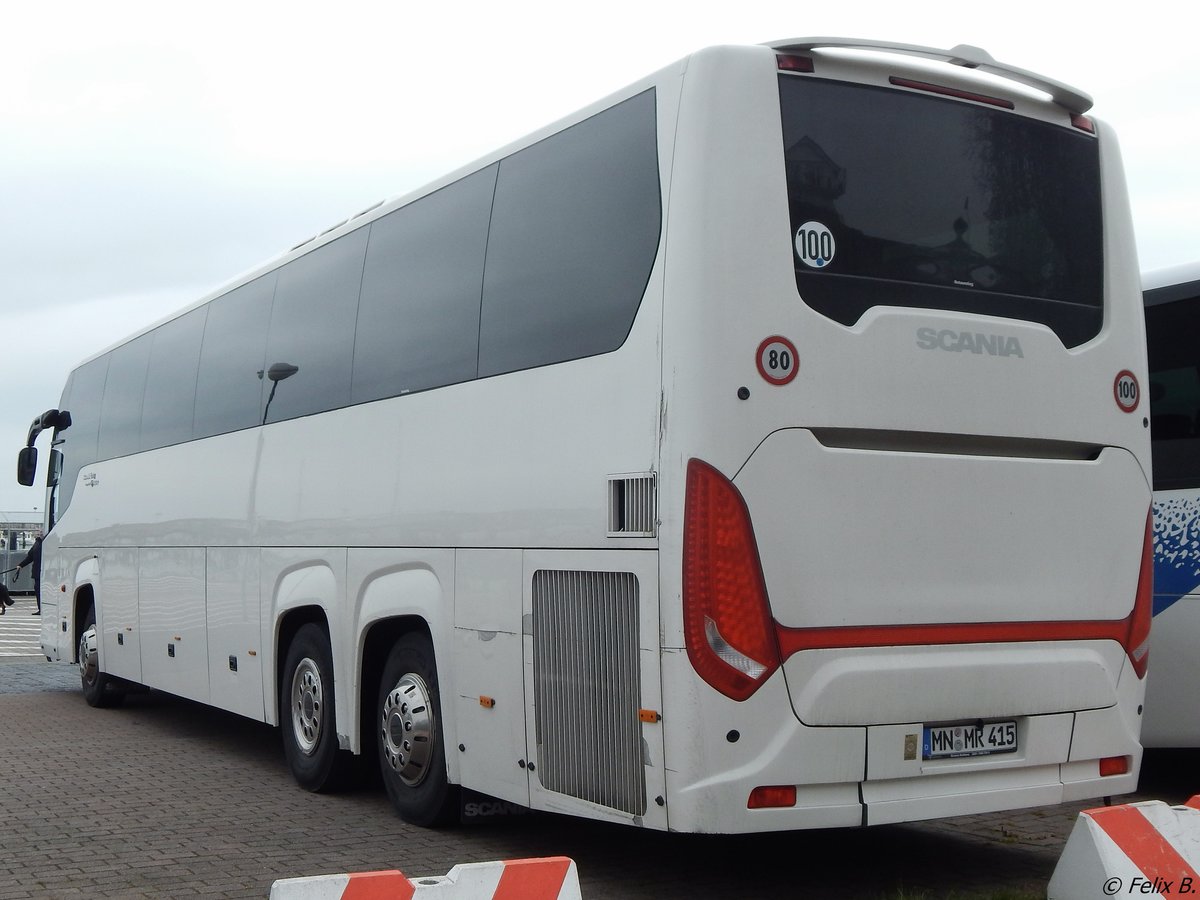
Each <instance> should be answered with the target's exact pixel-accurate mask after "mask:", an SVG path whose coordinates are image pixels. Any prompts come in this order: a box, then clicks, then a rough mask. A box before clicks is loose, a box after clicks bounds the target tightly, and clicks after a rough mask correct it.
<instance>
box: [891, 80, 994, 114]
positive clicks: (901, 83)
mask: <svg viewBox="0 0 1200 900" xmlns="http://www.w3.org/2000/svg"><path fill="white" fill-rule="evenodd" d="M888 81H889V82H891V83H892V84H894V85H896V87H906V88H910V89H912V90H914V91H928V92H929V93H931V94H941V95H942V96H943V97H957V98H958V99H960V100H971V101H973V102H975V103H986V104H988V105H989V106H999V107H1000V108H1001V109H1016V108H1017V107H1016V104H1015V103H1013V102H1012V101H1011V100H1005V99H1004V98H1002V97H989V96H988V95H987V94H976V93H975V92H974V91H964V90H962V89H960V88H952V87H946V85H944V84H930V83H929V82H927V81H914V80H913V79H911V78H900V77H899V76H896V75H893V76H892V77H891V78H889V79H888Z"/></svg>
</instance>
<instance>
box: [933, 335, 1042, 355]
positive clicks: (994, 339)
mask: <svg viewBox="0 0 1200 900" xmlns="http://www.w3.org/2000/svg"><path fill="white" fill-rule="evenodd" d="M917 346H918V347H920V348H921V349H922V350H950V351H952V352H954V353H961V352H963V351H969V352H971V353H986V354H987V355H988V356H1020V357H1024V356H1025V354H1024V353H1022V352H1021V342H1020V341H1019V340H1018V339H1017V338H1015V337H1006V336H1004V335H1002V334H979V333H972V332H970V331H950V330H949V329H943V330H941V331H938V330H937V329H936V328H918V329H917Z"/></svg>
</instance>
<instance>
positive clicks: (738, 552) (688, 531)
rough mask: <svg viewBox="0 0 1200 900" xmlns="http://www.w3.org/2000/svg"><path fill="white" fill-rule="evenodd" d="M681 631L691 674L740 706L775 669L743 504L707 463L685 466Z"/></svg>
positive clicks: (770, 626)
mask: <svg viewBox="0 0 1200 900" xmlns="http://www.w3.org/2000/svg"><path fill="white" fill-rule="evenodd" d="M683 627H684V640H685V642H686V644H687V652H688V659H690V660H691V662H692V667H693V668H694V669H695V670H696V673H697V674H698V675H699V676H700V677H701V678H703V679H704V680H705V681H706V682H708V684H710V685H712V686H713V687H714V688H716V689H717V690H718V691H720V692H721V693H722V694H724V695H725V696H727V697H730V698H732V699H734V700H745V699H746V698H747V697H749V696H750V695H751V694H753V693H754V692H755V691H756V690H758V688H759V687H760V686H761V685H762V683H763V682H764V681H766V680H767V678H769V677H770V676H771V673H773V672H774V671H775V670H776V669H778V668H779V664H780V662H779V643H778V640H777V638H776V635H775V622H774V620H773V619H772V617H771V608H770V605H769V603H768V601H767V587H766V583H765V581H764V579H763V573H762V565H761V563H760V562H759V558H758V545H757V543H756V542H755V540H754V528H753V526H752V525H751V523H750V512H749V510H748V509H747V508H746V501H745V500H743V499H742V495H741V494H740V493H739V492H738V489H737V488H735V487H734V486H733V483H732V482H731V481H730V480H729V479H728V478H726V477H725V476H724V475H722V474H721V473H720V472H718V471H717V470H716V469H714V468H713V467H712V466H710V465H709V464H708V463H705V462H701V461H700V460H698V459H693V460H691V461H690V462H689V463H688V471H687V500H686V504H685V509H684V526H683Z"/></svg>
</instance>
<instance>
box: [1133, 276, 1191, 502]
mask: <svg viewBox="0 0 1200 900" xmlns="http://www.w3.org/2000/svg"><path fill="white" fill-rule="evenodd" d="M1197 287H1198V286H1197V285H1191V296H1190V297H1188V298H1187V299H1183V300H1177V301H1176V302H1173V303H1163V304H1161V305H1153V303H1154V300H1155V299H1157V298H1158V297H1161V296H1164V295H1165V294H1166V293H1167V292H1168V291H1169V290H1171V289H1167V288H1164V289H1163V290H1162V291H1161V292H1160V291H1148V292H1147V294H1146V299H1147V306H1146V343H1147V350H1148V353H1149V356H1150V439H1151V445H1152V452H1153V471H1154V489H1155V490H1156V491H1164V490H1176V489H1179V488H1191V487H1200V342H1198V341H1197V340H1196V330H1197V324H1200V291H1198V290H1197Z"/></svg>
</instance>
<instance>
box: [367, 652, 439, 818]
mask: <svg viewBox="0 0 1200 900" xmlns="http://www.w3.org/2000/svg"><path fill="white" fill-rule="evenodd" d="M375 741H376V746H377V748H378V751H379V770H380V772H381V773H382V775H383V784H384V788H385V789H386V790H387V794H388V798H389V799H390V800H391V801H392V806H393V807H395V809H396V812H397V813H398V814H399V815H400V818H401V819H403V820H404V821H405V822H408V823H410V824H412V825H423V826H439V825H448V824H450V823H451V822H453V821H454V820H455V818H456V817H457V815H458V806H459V803H458V800H459V797H458V793H459V792H458V787H457V786H456V785H452V784H450V781H449V778H448V777H447V774H446V743H445V740H444V739H443V735H442V716H441V695H440V694H439V693H438V680H437V668H436V666H435V665H434V658H433V646H432V644H431V643H430V641H429V639H428V638H427V637H425V636H424V635H422V634H406V635H404V636H403V637H402V638H400V640H398V641H397V642H396V644H395V646H394V647H392V652H391V654H390V655H389V656H388V660H387V663H386V664H385V665H384V667H383V676H382V677H381V678H380V681H379V696H378V700H377V702H376V704H375Z"/></svg>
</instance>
